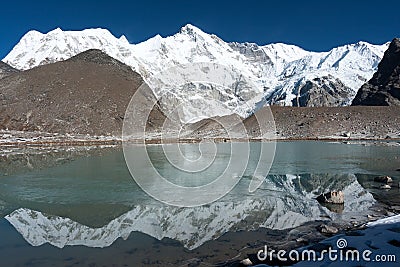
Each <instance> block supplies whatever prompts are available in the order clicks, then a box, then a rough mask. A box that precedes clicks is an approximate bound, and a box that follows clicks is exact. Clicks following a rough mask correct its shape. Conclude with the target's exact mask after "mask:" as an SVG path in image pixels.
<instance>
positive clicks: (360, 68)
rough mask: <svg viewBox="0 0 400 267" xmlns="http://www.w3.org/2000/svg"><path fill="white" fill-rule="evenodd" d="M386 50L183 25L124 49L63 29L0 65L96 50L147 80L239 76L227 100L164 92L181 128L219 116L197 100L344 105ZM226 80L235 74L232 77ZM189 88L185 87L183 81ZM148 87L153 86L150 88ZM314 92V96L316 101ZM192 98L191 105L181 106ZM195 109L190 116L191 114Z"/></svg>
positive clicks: (241, 105) (250, 105)
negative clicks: (211, 69) (208, 70)
mask: <svg viewBox="0 0 400 267" xmlns="http://www.w3.org/2000/svg"><path fill="white" fill-rule="evenodd" d="M387 47H388V44H383V45H373V44H369V43H366V42H358V43H356V44H349V45H344V46H340V47H336V48H333V49H332V50H330V51H327V52H312V51H306V50H304V49H302V48H300V47H297V46H294V45H287V44H282V43H276V44H268V45H264V46H260V45H257V44H255V43H237V42H225V41H224V40H222V39H221V38H219V37H218V36H216V35H214V34H209V33H206V32H203V31H202V30H201V29H199V28H197V27H195V26H193V25H190V24H188V25H185V26H183V27H182V28H181V29H180V31H179V32H178V33H176V34H174V35H173V36H168V37H162V36H160V35H155V36H154V37H152V38H150V39H148V40H146V41H144V42H142V43H138V44H130V43H129V42H128V41H127V40H126V38H125V37H124V36H121V37H120V38H117V37H115V36H113V35H112V34H111V33H110V32H109V31H108V30H106V29H86V30H83V31H63V30H61V29H55V30H53V31H50V32H48V33H46V34H42V33H39V32H37V31H31V32H28V33H27V34H26V35H25V36H24V37H23V38H22V39H21V41H20V42H19V43H18V44H17V45H16V46H15V47H14V48H13V49H12V51H11V52H10V53H9V54H8V55H7V56H6V57H5V58H4V59H3V61H4V62H5V63H7V64H9V65H11V66H12V67H14V68H17V69H21V70H26V69H31V68H33V67H36V66H40V65H45V64H48V63H54V62H57V61H61V60H65V59H68V58H70V57H72V56H75V55H77V54H79V53H81V52H84V51H86V50H89V49H99V50H101V51H103V52H105V53H106V54H108V55H110V56H111V57H113V58H115V59H117V60H119V61H121V62H123V63H125V64H126V65H128V66H130V67H131V68H132V69H133V70H135V71H136V72H138V73H139V74H140V75H141V76H142V77H143V79H144V80H145V81H146V82H148V81H149V79H150V78H151V77H152V76H153V75H155V74H157V73H160V72H163V71H166V70H168V69H171V68H174V67H177V66H181V65H187V64H193V63H199V62H200V63H213V64H214V63H215V64H219V65H223V66H226V67H228V68H229V69H232V70H234V71H233V72H234V73H239V74H240V75H239V76H238V77H235V78H237V79H239V80H240V79H241V78H242V77H245V78H246V79H247V80H249V81H251V82H252V84H253V85H254V86H252V87H251V88H249V89H248V90H242V91H241V92H239V93H235V94H233V93H232V91H235V90H233V88H227V89H226V90H225V89H221V88H220V89H218V90H215V89H214V90H213V91H210V90H209V91H207V90H208V89H204V86H199V87H198V88H194V89H193V88H192V89H190V90H188V88H186V89H185V88H177V87H174V86H170V87H168V89H165V90H166V91H161V92H154V93H155V94H156V95H161V94H165V93H168V94H169V95H171V96H174V97H175V99H174V101H169V102H168V103H163V105H164V107H165V108H166V109H167V110H168V109H170V108H173V106H171V107H169V105H172V104H171V103H173V105H174V106H178V105H179V106H180V107H182V114H183V116H182V118H181V120H182V121H183V122H187V121H190V120H191V119H192V117H193V114H194V113H197V111H202V112H203V113H204V112H206V114H204V115H205V116H206V117H213V116H223V115H229V114H219V111H218V110H215V109H214V108H213V107H211V106H210V101H208V100H207V99H204V95H205V94H206V95H216V96H218V97H220V96H224V98H227V99H230V103H234V104H232V105H230V106H229V109H230V111H229V112H228V113H236V114H239V115H240V116H242V117H246V116H248V114H252V113H253V112H255V111H256V110H257V109H258V108H259V107H260V103H266V104H271V105H273V104H275V105H286V106H292V105H299V106H308V105H313V106H319V105H328V106H335V105H348V104H350V103H351V101H352V99H353V97H354V95H355V94H356V91H357V90H358V88H360V87H361V85H363V84H364V83H365V82H366V81H367V80H369V79H370V78H371V77H372V75H373V73H374V72H375V71H376V70H377V66H378V64H379V62H380V60H381V59H382V57H383V54H384V51H385V50H386V49H387ZM234 73H233V74H232V75H235V74H234ZM187 82H188V83H190V82H191V81H187ZM152 89H153V87H152ZM316 92H322V94H323V95H324V97H323V99H321V98H318V97H317V96H316V95H315V94H316ZM188 99H189V100H190V99H195V100H196V101H195V103H194V102H190V101H189V102H188V103H186V102H187V101H186V100H188ZM193 107H196V108H197V110H193Z"/></svg>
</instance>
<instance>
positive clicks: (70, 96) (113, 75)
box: [0, 50, 164, 135]
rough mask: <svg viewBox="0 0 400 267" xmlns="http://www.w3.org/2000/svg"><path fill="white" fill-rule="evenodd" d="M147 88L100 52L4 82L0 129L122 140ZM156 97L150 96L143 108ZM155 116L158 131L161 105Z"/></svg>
mask: <svg viewBox="0 0 400 267" xmlns="http://www.w3.org/2000/svg"><path fill="white" fill-rule="evenodd" d="M142 84H143V80H142V78H141V77H140V75H139V74H137V73H136V72H134V71H132V69H131V68H130V67H129V66H127V65H125V64H123V63H121V62H120V61H118V60H116V59H114V58H112V57H110V56H108V55H107V54H105V53H103V52H102V51H100V50H88V51H86V52H83V53H81V54H78V55H77V56H75V57H73V58H71V59H68V60H66V61H62V62H57V63H53V64H48V65H44V66H39V67H36V68H33V69H30V70H27V71H23V72H19V73H16V74H13V75H9V76H7V77H4V78H3V79H0V129H10V130H28V131H43V132H58V133H70V134H77V133H81V134H91V135H120V134H121V129H122V123H123V120H124V116H125V110H126V108H127V106H128V103H129V101H130V99H131V97H132V96H133V94H134V93H135V92H136V90H137V89H138V88H139V86H141V85H142ZM152 98H154V95H153V94H152V92H149V94H148V95H146V96H143V98H142V99H143V101H142V102H143V103H139V104H140V105H143V106H148V105H150V104H149V103H153V102H154V99H152ZM138 108H139V109H140V107H138ZM153 111H154V112H152V113H151V114H150V116H149V119H150V120H151V121H152V127H153V128H157V125H161V124H159V123H158V120H159V119H160V120H161V121H163V118H164V115H163V113H162V112H161V111H160V110H159V109H158V107H157V106H156V107H154V109H153ZM136 115H137V116H141V115H143V116H144V114H136ZM149 127H150V126H149Z"/></svg>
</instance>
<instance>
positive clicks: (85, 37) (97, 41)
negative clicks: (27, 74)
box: [3, 28, 129, 70]
mask: <svg viewBox="0 0 400 267" xmlns="http://www.w3.org/2000/svg"><path fill="white" fill-rule="evenodd" d="M126 45H129V43H128V42H127V40H126V38H125V37H121V38H120V39H117V38H116V37H114V36H113V35H112V34H111V33H110V32H109V31H108V30H106V29H100V28H98V29H86V30H83V31H63V30H61V29H60V28H57V29H54V30H52V31H50V32H48V33H47V34H42V33H40V32H38V31H30V32H28V33H27V34H25V35H24V37H22V39H21V41H20V42H19V43H18V44H17V45H16V46H15V47H14V48H13V49H12V51H11V52H10V53H9V54H8V55H7V56H6V57H5V58H4V60H3V61H4V62H6V63H8V64H9V65H10V66H12V67H14V68H17V69H22V70H25V69H30V68H33V67H36V66H39V65H44V64H48V63H54V62H57V61H61V60H65V59H68V58H70V57H72V56H75V55H77V54H79V53H81V52H84V51H86V50H88V49H99V50H103V51H104V52H106V53H107V54H109V55H113V54H117V55H118V54H119V53H118V52H120V53H121V52H122V51H119V50H123V49H120V48H121V47H124V46H126Z"/></svg>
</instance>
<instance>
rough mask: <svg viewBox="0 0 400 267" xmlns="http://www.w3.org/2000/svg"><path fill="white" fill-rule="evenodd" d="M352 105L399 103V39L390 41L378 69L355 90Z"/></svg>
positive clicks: (389, 104)
mask: <svg viewBox="0 0 400 267" xmlns="http://www.w3.org/2000/svg"><path fill="white" fill-rule="evenodd" d="M352 105H365V106H393V105H400V39H399V38H395V39H393V41H392V42H391V43H390V45H389V48H388V50H387V51H386V52H385V55H384V57H383V59H382V61H381V62H380V63H379V65H378V71H377V72H376V73H375V74H374V76H373V77H372V79H371V80H369V81H368V82H367V83H366V84H364V85H363V86H362V87H361V88H360V90H359V91H358V92H357V95H356V97H355V98H354V100H353V103H352Z"/></svg>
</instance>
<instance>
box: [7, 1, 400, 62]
mask: <svg viewBox="0 0 400 267" xmlns="http://www.w3.org/2000/svg"><path fill="white" fill-rule="evenodd" d="M0 10H1V16H0V37H1V46H0V58H3V57H4V56H5V55H6V54H7V53H8V52H9V51H10V50H11V49H12V47H13V46H14V45H15V44H16V43H17V42H18V41H19V39H20V38H21V37H22V36H23V35H24V34H25V33H26V32H27V31H29V30H31V29H35V30H38V31H41V32H48V31H49V30H52V29H54V28H57V27H60V28H62V29H64V30H80V29H84V28H93V27H101V28H107V29H109V30H110V31H111V32H112V33H113V34H114V35H116V36H120V35H121V34H125V35H126V37H127V38H128V40H129V41H130V42H131V43H137V42H140V41H143V40H146V39H148V38H149V37H151V36H154V35H155V34H160V35H162V36H167V35H171V34H174V33H176V32H177V31H179V28H180V27H181V26H183V25H185V24H187V23H191V24H193V25H195V26H197V27H199V28H201V29H202V30H203V31H205V32H209V33H215V34H217V35H218V36H220V37H221V38H222V39H224V40H225V41H240V42H245V41H249V42H255V43H258V44H261V45H262V44H267V43H271V42H285V43H291V44H296V45H298V46H301V47H303V48H305V49H307V50H315V51H326V50H329V49H330V48H332V47H335V46H338V45H342V44H347V43H354V42H357V41H359V40H363V41H368V42H371V43H384V42H386V41H389V40H391V39H393V38H394V37H400V15H399V10H400V1H398V0H397V1H392V0H390V1H368V0H365V1H360V0H347V1H343V0H333V1H330V0H329V1H323V0H320V1H300V0H299V1H287V0H280V1H257V0H253V1H243V0H242V1H233V0H231V1H218V0H213V1H208V0H203V1H190V0H186V1H180V0H179V1H178V0H177V1H173V0H170V1H168V0H165V1H158V0H157V1H156V0H141V1H135V0H130V1H119V0H112V1H102V0H98V1H77V0H71V1H65V2H62V1H17V0H16V1H3V2H2V4H1V9H0Z"/></svg>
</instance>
